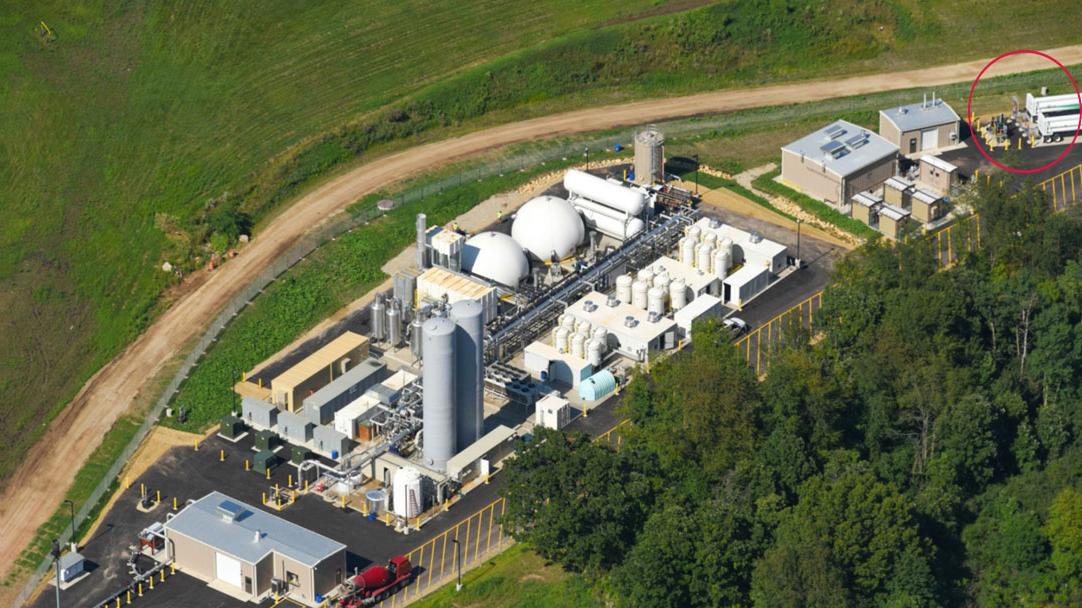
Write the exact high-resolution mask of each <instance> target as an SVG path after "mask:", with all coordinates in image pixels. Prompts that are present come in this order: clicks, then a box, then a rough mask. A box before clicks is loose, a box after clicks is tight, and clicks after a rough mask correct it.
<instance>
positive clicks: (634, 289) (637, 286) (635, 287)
mask: <svg viewBox="0 0 1082 608" xmlns="http://www.w3.org/2000/svg"><path fill="white" fill-rule="evenodd" d="M646 290H647V287H646V283H644V282H642V280H641V279H636V280H635V281H634V282H633V283H631V305H632V306H634V307H635V308H639V309H641V310H646Z"/></svg>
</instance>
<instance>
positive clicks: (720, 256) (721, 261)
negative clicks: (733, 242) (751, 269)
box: [714, 247, 733, 279]
mask: <svg viewBox="0 0 1082 608" xmlns="http://www.w3.org/2000/svg"><path fill="white" fill-rule="evenodd" d="M731 250H732V248H731V247H730V248H729V249H728V250H726V249H725V248H724V247H718V248H717V249H715V250H714V273H715V274H716V275H717V276H718V278H719V279H724V278H725V277H726V276H728V275H729V269H730V268H732V266H733V256H732V254H730V253H729V251H731Z"/></svg>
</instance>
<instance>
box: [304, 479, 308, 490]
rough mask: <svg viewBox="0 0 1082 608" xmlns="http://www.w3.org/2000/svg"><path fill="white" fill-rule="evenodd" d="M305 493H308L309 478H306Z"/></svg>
mask: <svg viewBox="0 0 1082 608" xmlns="http://www.w3.org/2000/svg"><path fill="white" fill-rule="evenodd" d="M304 493H305V494H307V493H308V480H307V479H305V480H304Z"/></svg>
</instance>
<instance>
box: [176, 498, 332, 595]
mask: <svg viewBox="0 0 1082 608" xmlns="http://www.w3.org/2000/svg"><path fill="white" fill-rule="evenodd" d="M165 537H166V539H167V540H168V542H169V543H170V545H171V546H172V551H173V556H174V559H175V560H176V567H177V568H178V569H179V570H181V571H183V572H185V573H187V574H190V575H192V576H195V577H196V578H199V579H201V580H204V581H207V582H208V583H210V585H211V587H213V588H217V589H220V590H221V591H223V592H224V593H228V594H230V595H233V596H236V597H246V598H248V599H249V600H257V599H259V598H262V597H264V596H266V595H268V594H269V593H270V590H271V581H272V580H278V581H283V582H284V583H285V585H286V586H287V587H288V589H289V592H290V596H291V597H292V598H294V599H297V600H300V601H301V602H304V603H305V604H308V605H310V606H315V605H317V604H318V603H319V600H318V599H317V598H319V597H320V596H322V595H324V594H326V593H327V592H329V591H330V590H331V589H332V588H334V586H335V585H337V584H339V583H341V582H342V579H343V576H344V574H345V567H346V546H345V545H343V544H342V543H340V542H337V541H334V540H332V539H330V538H327V537H326V536H323V535H320V534H316V533H315V532H312V531H311V530H308V529H306V528H302V527H301V526H298V525H296V524H293V523H290V522H288V521H286V520H284V519H282V518H280V517H277V516H275V515H271V514H270V513H267V512H265V511H262V510H260V509H257V508H255V507H253V506H251V505H248V504H245V503H243V502H240V501H238V500H235V499H232V498H230V497H228V496H226V495H225V494H222V493H221V492H211V493H210V494H207V495H206V496H204V497H203V498H200V499H199V500H197V501H195V502H193V503H191V504H189V505H188V506H186V507H185V508H184V509H182V510H181V511H180V512H179V513H177V514H176V515H175V516H174V517H172V518H171V519H169V520H168V521H166V522H165Z"/></svg>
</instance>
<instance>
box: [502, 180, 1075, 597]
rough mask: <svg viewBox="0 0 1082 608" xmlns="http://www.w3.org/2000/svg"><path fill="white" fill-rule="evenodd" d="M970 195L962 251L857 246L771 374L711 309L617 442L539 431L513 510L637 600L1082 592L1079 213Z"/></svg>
mask: <svg viewBox="0 0 1082 608" xmlns="http://www.w3.org/2000/svg"><path fill="white" fill-rule="evenodd" d="M972 203H973V206H974V207H975V209H976V210H977V211H978V212H979V213H980V215H981V218H982V232H981V245H982V246H981V248H980V249H979V250H977V251H974V252H971V253H969V254H967V255H966V256H965V257H964V258H963V259H961V260H960V261H959V263H958V264H956V265H955V266H953V267H951V268H950V269H947V270H943V271H937V267H936V260H935V259H934V258H933V256H932V253H931V252H930V251H929V248H928V247H927V246H926V245H925V244H923V243H922V242H920V241H919V240H914V241H912V242H910V243H900V244H897V245H895V246H888V245H885V244H883V243H871V244H868V245H866V246H864V247H863V248H861V249H860V250H858V251H857V252H855V253H854V254H852V255H850V256H848V257H847V258H846V259H844V260H842V261H841V262H839V264H838V265H837V267H836V269H835V275H834V277H833V278H832V281H831V284H830V285H829V286H828V287H827V290H826V294H825V297H824V303H823V307H822V309H821V310H820V311H819V312H818V313H817V314H818V318H817V325H816V335H815V336H808V338H811V339H809V340H798V341H787V343H786V346H785V347H784V348H783V350H781V351H780V352H777V353H775V354H774V355H773V356H772V357H771V366H770V368H769V370H768V371H767V373H766V375H765V377H764V378H762V379H759V378H756V377H755V375H754V373H753V372H752V371H751V370H750V369H749V368H748V366H747V365H746V363H745V362H744V361H743V359H742V358H741V356H740V354H739V353H738V352H737V351H736V349H735V348H734V347H733V346H732V345H731V343H730V341H729V340H728V339H727V338H726V334H725V332H724V331H723V330H722V329H721V328H719V327H718V326H717V325H716V324H714V323H705V324H701V325H696V326H695V327H694V329H693V336H692V344H693V347H692V348H691V349H688V350H686V351H684V352H681V353H679V354H678V355H675V356H673V357H671V358H669V359H668V360H666V361H664V362H662V363H660V364H658V365H656V366H654V367H653V368H652V369H651V371H650V373H649V374H648V375H647V374H640V375H637V376H636V377H635V378H634V380H633V381H632V382H631V383H630V384H629V386H628V389H627V391H626V393H625V395H624V397H623V403H622V405H621V406H620V407H621V408H622V413H623V414H624V415H625V416H627V417H628V418H629V419H630V420H631V422H632V424H630V425H627V427H628V428H629V430H628V431H627V432H626V437H625V442H624V443H623V446H622V448H621V449H620V450H618V451H616V450H613V449H611V448H609V447H608V446H604V445H598V444H596V443H593V442H591V441H590V440H589V439H588V438H586V437H583V436H579V435H569V434H565V433H563V432H556V431H545V430H539V431H538V432H537V434H536V435H535V436H534V437H532V438H531V439H530V440H528V441H526V442H524V444H523V446H521V447H522V449H521V451H520V453H519V456H518V457H517V458H516V459H515V460H514V461H513V462H512V463H511V464H510V465H509V466H508V468H507V481H508V483H507V486H506V490H505V492H506V497H507V499H508V507H507V512H506V515H505V518H504V526H505V528H506V529H508V530H510V531H511V533H512V534H513V535H514V536H515V538H516V539H518V540H521V541H525V542H527V543H528V544H529V545H530V546H531V547H532V548H533V549H534V550H536V551H537V552H538V553H539V554H540V555H542V556H543V557H545V558H546V559H548V560H551V561H552V562H555V563H557V564H559V565H561V566H563V567H564V568H565V569H567V570H569V571H572V572H579V573H585V574H587V575H588V576H589V577H590V578H591V579H594V580H596V581H597V583H596V587H597V593H598V595H599V596H600V597H602V598H604V600H605V601H606V602H608V603H611V604H613V605H617V606H658V607H684V606H756V607H763V608H772V607H789V606H803V607H808V608H815V607H824V608H825V607H836V606H856V607H865V606H891V607H911V606H912V607H923V606H928V607H931V606H945V605H946V606H988V607H993V606H996V607H998V606H1074V605H1082V441H1080V440H1079V434H1080V432H1082V408H1080V407H1079V402H1080V397H1082V394H1080V391H1079V380H1078V379H1079V377H1080V372H1082V219H1080V217H1079V215H1078V214H1077V213H1074V212H1068V213H1058V214H1057V213H1053V212H1052V211H1051V210H1050V209H1049V207H1048V205H1047V203H1046V202H1045V199H1044V197H1043V195H1042V194H1041V193H1040V192H1039V191H1037V190H1035V189H1032V188H1022V189H1021V190H1018V189H1014V188H1012V187H1010V186H1009V185H1006V184H1002V183H1000V184H992V185H989V186H987V187H985V188H983V189H981V190H980V191H979V192H978V193H977V194H976V195H975V196H974V197H973V200H972Z"/></svg>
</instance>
